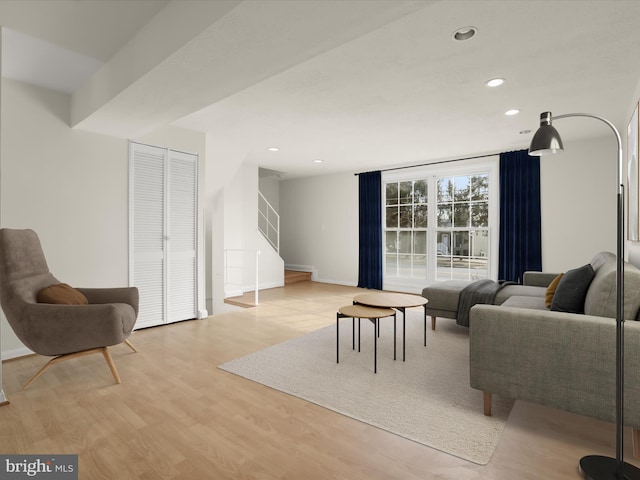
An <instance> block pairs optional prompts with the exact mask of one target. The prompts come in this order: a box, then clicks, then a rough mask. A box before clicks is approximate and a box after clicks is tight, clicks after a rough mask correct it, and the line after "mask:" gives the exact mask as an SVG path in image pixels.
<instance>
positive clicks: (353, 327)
mask: <svg viewBox="0 0 640 480" xmlns="http://www.w3.org/2000/svg"><path fill="white" fill-rule="evenodd" d="M355 349H356V319H355V318H353V317H352V318H351V350H355Z"/></svg>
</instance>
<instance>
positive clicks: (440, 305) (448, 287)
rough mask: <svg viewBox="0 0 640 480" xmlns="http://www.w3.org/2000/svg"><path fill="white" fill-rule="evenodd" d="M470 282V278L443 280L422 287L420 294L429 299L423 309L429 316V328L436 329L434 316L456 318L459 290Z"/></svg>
mask: <svg viewBox="0 0 640 480" xmlns="http://www.w3.org/2000/svg"><path fill="white" fill-rule="evenodd" d="M470 283H472V282H471V281H470V280H445V281H443V282H436V283H433V284H431V285H429V286H428V287H425V288H423V289H422V296H423V297H424V298H426V299H427V300H429V303H427V304H426V306H425V307H426V308H425V310H426V312H427V315H430V316H431V330H435V329H436V317H444V318H453V319H455V318H456V315H457V313H458V301H459V300H460V292H461V291H462V290H463V289H464V287H466V286H467V285H469V284H470Z"/></svg>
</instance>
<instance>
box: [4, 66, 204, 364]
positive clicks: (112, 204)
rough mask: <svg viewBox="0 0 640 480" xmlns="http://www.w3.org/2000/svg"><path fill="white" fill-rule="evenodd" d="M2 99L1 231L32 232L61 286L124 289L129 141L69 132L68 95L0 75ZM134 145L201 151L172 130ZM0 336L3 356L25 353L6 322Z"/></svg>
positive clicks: (198, 140) (193, 138)
mask: <svg viewBox="0 0 640 480" xmlns="http://www.w3.org/2000/svg"><path fill="white" fill-rule="evenodd" d="M1 95H2V97H1V98H0V100H1V105H2V109H1V110H2V111H1V119H0V125H1V127H2V131H1V138H2V143H1V145H0V172H1V177H0V209H1V212H0V219H1V226H2V227H8V228H32V229H34V230H35V231H36V232H37V233H38V235H39V237H40V241H41V242H42V246H43V249H44V252H45V255H46V257H47V263H48V265H49V269H50V270H51V272H52V273H53V274H54V275H55V276H56V277H57V278H58V279H59V280H60V281H63V282H66V283H69V284H70V285H73V286H80V287H116V286H125V285H128V284H129V272H128V240H129V239H128V221H129V216H128V215H129V214H128V212H129V203H128V202H129V200H128V191H129V183H128V182H129V180H128V175H129V158H128V140H126V139H121V138H115V137H110V136H106V135H99V134H95V133H89V132H84V131H79V130H73V129H71V128H70V127H69V124H68V119H69V109H70V97H69V96H68V95H66V94H61V93H57V92H53V91H50V90H46V89H42V88H39V87H33V86H30V85H26V84H23V83H20V82H15V81H12V80H7V79H4V78H3V79H2V90H1ZM137 140H138V141H143V142H146V143H153V144H156V145H160V146H166V147H169V148H175V149H177V150H183V151H188V152H192V153H198V154H200V155H203V153H204V136H202V135H199V134H194V133H192V132H187V131H184V130H180V129H175V128H167V129H163V130H162V131H159V132H155V133H154V134H151V135H147V136H145V137H144V138H140V139H137ZM201 268H202V267H201ZM201 275H202V277H204V273H203V272H202V273H201ZM202 289H204V285H202ZM202 303H204V302H202ZM0 337H1V344H0V348H1V349H2V358H5V359H6V358H10V357H13V356H17V355H21V354H24V353H27V350H26V348H25V347H24V346H23V345H22V343H21V342H20V341H19V340H18V339H17V338H16V337H15V336H14V334H13V331H12V330H11V327H9V325H8V324H7V323H6V320H5V319H4V317H2V320H1V322H0Z"/></svg>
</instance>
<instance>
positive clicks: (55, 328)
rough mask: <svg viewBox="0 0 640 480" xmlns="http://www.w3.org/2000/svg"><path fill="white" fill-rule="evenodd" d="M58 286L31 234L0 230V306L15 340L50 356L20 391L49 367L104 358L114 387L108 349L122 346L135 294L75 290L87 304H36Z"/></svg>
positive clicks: (135, 312)
mask: <svg viewBox="0 0 640 480" xmlns="http://www.w3.org/2000/svg"><path fill="white" fill-rule="evenodd" d="M57 284H60V281H59V280H57V279H56V278H55V277H54V276H53V275H52V274H51V273H50V272H49V267H48V266H47V261H46V260H45V257H44V253H43V251H42V246H41V245H40V240H39V239H38V236H37V234H36V233H35V232H34V231H33V230H12V229H7V228H3V229H0V304H1V305H2V310H3V312H4V314H5V316H6V317H7V321H8V322H9V325H10V326H11V328H12V329H13V331H14V332H15V334H16V336H17V337H18V338H19V339H20V341H22V342H23V343H24V344H25V345H26V346H27V347H28V348H30V349H31V350H33V351H34V352H35V353H38V354H40V355H45V356H52V357H54V358H53V359H51V360H50V361H49V362H48V363H46V364H45V365H44V366H43V367H42V368H41V369H40V370H39V371H38V372H37V373H36V374H35V375H34V376H33V377H31V379H30V380H29V381H28V382H27V383H26V384H25V385H24V386H23V387H22V389H23V390H24V389H25V388H27V387H28V386H29V385H30V384H31V382H33V381H34V380H35V379H36V378H38V377H39V376H40V375H41V374H42V373H44V371H45V370H46V369H47V368H49V367H50V366H51V365H53V364H55V363H58V362H61V361H64V360H69V359H72V358H76V357H79V356H83V355H88V354H92V353H102V355H103V356H104V358H105V360H106V361H107V364H108V366H109V368H110V370H111V373H112V375H113V378H114V379H115V381H116V383H120V376H119V375H118V371H117V370H116V367H115V364H114V363H113V359H112V358H111V354H110V353H109V350H108V349H107V347H109V346H112V345H118V344H120V343H123V342H125V343H126V344H127V345H128V346H129V347H130V348H131V349H133V351H136V350H135V348H134V347H133V345H131V343H130V342H129V341H128V340H127V338H128V337H129V335H130V334H131V332H132V330H133V326H134V324H135V322H136V318H137V315H138V289H137V288H135V287H125V288H78V289H77V290H78V291H79V292H81V293H82V294H83V295H84V296H85V297H86V299H87V301H88V304H86V305H66V304H51V303H38V301H37V296H38V293H39V292H41V291H42V290H43V289H45V288H46V287H50V286H52V285H57Z"/></svg>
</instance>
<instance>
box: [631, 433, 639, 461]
mask: <svg viewBox="0 0 640 480" xmlns="http://www.w3.org/2000/svg"><path fill="white" fill-rule="evenodd" d="M631 445H632V446H633V457H634V458H637V459H640V430H637V429H635V428H634V429H633V430H632V431H631Z"/></svg>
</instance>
